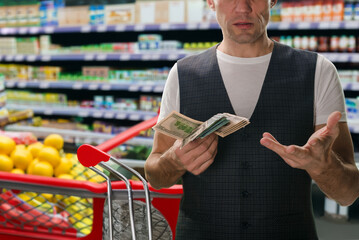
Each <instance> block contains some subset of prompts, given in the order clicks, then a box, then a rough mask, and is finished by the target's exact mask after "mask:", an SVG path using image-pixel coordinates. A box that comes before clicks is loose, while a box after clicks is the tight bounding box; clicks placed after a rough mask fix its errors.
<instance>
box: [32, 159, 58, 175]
mask: <svg viewBox="0 0 359 240" xmlns="http://www.w3.org/2000/svg"><path fill="white" fill-rule="evenodd" d="M32 174H33V175H39V176H46V177H52V176H53V175H54V168H53V167H52V165H51V163H49V162H45V161H39V162H37V163H36V164H34V166H33V167H32Z"/></svg>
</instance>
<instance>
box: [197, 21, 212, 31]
mask: <svg viewBox="0 0 359 240" xmlns="http://www.w3.org/2000/svg"><path fill="white" fill-rule="evenodd" d="M210 26H211V23H210V22H203V23H200V24H199V26H198V28H199V29H204V30H206V29H209V28H210Z"/></svg>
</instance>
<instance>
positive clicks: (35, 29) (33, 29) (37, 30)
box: [29, 27, 40, 34]
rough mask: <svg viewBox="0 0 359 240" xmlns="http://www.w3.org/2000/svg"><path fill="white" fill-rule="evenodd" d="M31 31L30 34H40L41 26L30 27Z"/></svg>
mask: <svg viewBox="0 0 359 240" xmlns="http://www.w3.org/2000/svg"><path fill="white" fill-rule="evenodd" d="M29 32H30V34H38V33H39V32H40V28H39V27H30V28H29Z"/></svg>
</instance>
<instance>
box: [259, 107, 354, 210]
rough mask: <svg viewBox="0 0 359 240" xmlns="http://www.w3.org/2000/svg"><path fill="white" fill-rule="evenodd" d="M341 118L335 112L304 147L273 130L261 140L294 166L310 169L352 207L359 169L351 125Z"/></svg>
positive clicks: (320, 183)
mask: <svg viewBox="0 0 359 240" xmlns="http://www.w3.org/2000/svg"><path fill="white" fill-rule="evenodd" d="M340 117H341V114H340V113H339V112H334V113H332V114H331V115H330V116H329V117H328V121H327V124H326V125H325V124H323V125H318V126H316V128H315V130H316V131H315V133H313V135H312V136H311V137H310V138H309V140H308V142H307V143H306V144H305V145H304V146H296V145H290V146H284V145H282V144H280V143H279V142H278V141H277V140H276V139H275V138H274V137H273V136H272V135H271V134H269V133H264V134H263V138H262V139H261V141H260V142H261V144H262V145H263V146H265V147H267V148H269V149H271V150H272V151H274V152H276V153H277V154H278V155H280V156H281V157H282V158H283V160H284V161H285V162H286V163H287V164H288V165H290V166H291V167H294V168H299V169H304V170H306V171H307V172H308V174H309V175H310V176H311V177H312V179H313V180H314V181H315V182H316V184H318V186H319V187H320V189H321V190H322V191H323V192H324V193H325V194H326V195H327V196H328V197H329V198H332V199H334V200H335V201H337V202H338V203H339V204H340V205H343V206H348V205H351V204H352V203H353V202H354V201H355V200H356V199H357V198H358V196H359V171H358V169H357V167H356V165H355V161H354V152H353V143H352V139H351V136H350V133H349V130H348V125H347V123H343V122H342V123H338V121H339V119H340Z"/></svg>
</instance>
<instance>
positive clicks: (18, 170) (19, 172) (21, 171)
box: [11, 168, 25, 174]
mask: <svg viewBox="0 0 359 240" xmlns="http://www.w3.org/2000/svg"><path fill="white" fill-rule="evenodd" d="M11 172H12V173H17V174H24V173H25V172H24V170H22V169H21V168H14V169H13V170H11Z"/></svg>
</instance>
